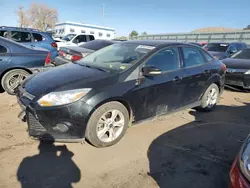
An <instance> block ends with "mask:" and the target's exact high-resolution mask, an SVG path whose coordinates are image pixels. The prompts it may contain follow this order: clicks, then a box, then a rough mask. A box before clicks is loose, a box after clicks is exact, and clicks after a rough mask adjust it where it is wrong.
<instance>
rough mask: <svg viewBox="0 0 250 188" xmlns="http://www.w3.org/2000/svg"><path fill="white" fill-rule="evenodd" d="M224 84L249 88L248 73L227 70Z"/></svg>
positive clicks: (249, 76) (249, 78) (249, 79)
mask: <svg viewBox="0 0 250 188" xmlns="http://www.w3.org/2000/svg"><path fill="white" fill-rule="evenodd" d="M225 84H226V85H231V86H239V87H242V88H244V89H250V75H249V74H244V73H242V72H233V73H230V72H227V73H226V80H225Z"/></svg>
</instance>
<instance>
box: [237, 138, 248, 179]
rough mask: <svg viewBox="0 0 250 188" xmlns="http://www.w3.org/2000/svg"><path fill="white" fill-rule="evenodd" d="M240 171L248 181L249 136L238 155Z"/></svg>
mask: <svg viewBox="0 0 250 188" xmlns="http://www.w3.org/2000/svg"><path fill="white" fill-rule="evenodd" d="M239 164H240V169H241V172H242V173H243V174H244V176H245V177H246V178H247V179H248V180H249V181H250V138H249V137H248V138H247V141H246V142H245V145H244V147H243V150H242V153H241V154H240V156H239Z"/></svg>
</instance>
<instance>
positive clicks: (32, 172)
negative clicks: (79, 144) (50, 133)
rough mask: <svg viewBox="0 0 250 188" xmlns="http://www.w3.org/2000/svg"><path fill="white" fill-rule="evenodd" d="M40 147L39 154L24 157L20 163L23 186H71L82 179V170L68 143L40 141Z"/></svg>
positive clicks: (68, 187) (18, 177)
mask: <svg viewBox="0 0 250 188" xmlns="http://www.w3.org/2000/svg"><path fill="white" fill-rule="evenodd" d="M38 149H39V151H40V152H39V154H38V155H34V156H31V157H26V158H24V159H23V161H22V162H21V163H20V165H19V168H18V171H17V179H18V181H19V182H20V183H21V187H22V188H35V187H36V188H39V187H60V188H71V187H72V183H76V182H78V181H80V178H81V171H80V169H79V168H78V167H77V165H76V164H75V163H74V162H73V160H72V157H73V155H74V154H73V153H72V152H71V151H69V150H68V148H67V146H66V145H62V146H55V145H54V142H53V141H40V144H39V146H38Z"/></svg>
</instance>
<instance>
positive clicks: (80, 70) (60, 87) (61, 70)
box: [23, 64, 117, 97]
mask: <svg viewBox="0 0 250 188" xmlns="http://www.w3.org/2000/svg"><path fill="white" fill-rule="evenodd" d="M115 76H117V74H114V73H109V72H104V71H101V70H98V69H95V68H88V67H85V66H81V65H79V64H66V65H62V66H59V67H55V68H52V69H50V70H48V71H45V72H41V73H38V74H37V75H34V76H32V77H30V78H28V79H27V80H26V81H25V82H24V83H23V87H24V88H25V90H26V91H27V92H28V93H30V94H32V95H34V96H36V97H39V96H42V95H45V94H47V93H50V92H52V91H65V90H71V89H80V88H93V87H95V86H96V85H95V84H97V85H98V84H99V87H101V86H103V85H105V84H111V83H110V82H115V81H116V79H114V77H115Z"/></svg>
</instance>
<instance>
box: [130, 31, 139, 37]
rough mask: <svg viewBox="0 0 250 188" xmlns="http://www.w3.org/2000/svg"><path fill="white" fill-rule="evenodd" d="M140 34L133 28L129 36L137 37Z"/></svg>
mask: <svg viewBox="0 0 250 188" xmlns="http://www.w3.org/2000/svg"><path fill="white" fill-rule="evenodd" d="M137 36H138V32H137V31H135V30H133V31H132V32H131V33H130V34H129V38H132V37H137Z"/></svg>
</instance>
